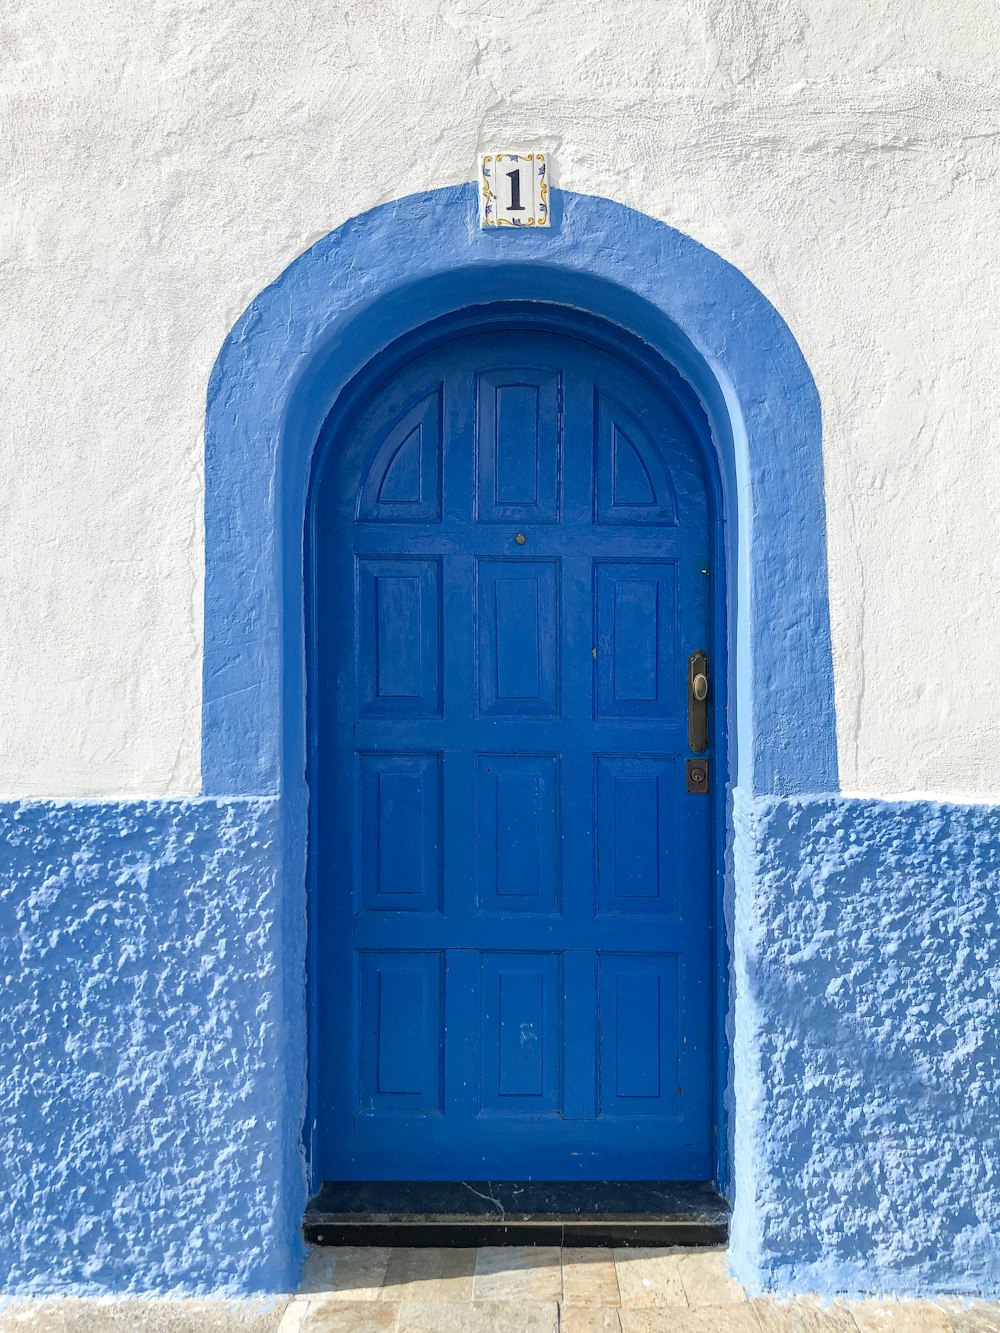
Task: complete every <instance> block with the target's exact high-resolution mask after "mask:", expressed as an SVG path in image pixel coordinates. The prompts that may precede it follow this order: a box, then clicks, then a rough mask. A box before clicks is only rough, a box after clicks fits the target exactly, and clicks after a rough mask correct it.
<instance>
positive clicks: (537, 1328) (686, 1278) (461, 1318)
mask: <svg viewBox="0 0 1000 1333" xmlns="http://www.w3.org/2000/svg"><path fill="white" fill-rule="evenodd" d="M196 1330H198V1331H201V1330H203V1331H204V1333H1000V1303H990V1302H985V1301H962V1300H958V1299H950V1298H949V1299H940V1300H934V1301H932V1300H925V1301H918V1300H897V1299H894V1298H886V1299H884V1300H863V1301H834V1302H826V1303H824V1302H820V1301H819V1300H817V1299H816V1298H815V1297H808V1296H801V1297H796V1298H795V1299H789V1300H782V1299H778V1298H768V1299H754V1300H749V1299H748V1298H747V1295H746V1293H745V1292H744V1290H743V1288H742V1287H741V1286H740V1285H739V1283H738V1282H736V1281H734V1279H733V1278H732V1277H731V1276H730V1274H729V1271H728V1264H727V1256H726V1253H725V1251H724V1250H690V1249H689V1250H685V1249H679V1248H676V1247H675V1248H669V1249H667V1248H661V1249H618V1250H611V1249H584V1248H569V1247H567V1248H565V1249H562V1250H561V1249H559V1247H558V1246H551V1245H539V1246H522V1247H510V1248H507V1247H499V1246H488V1247H483V1248H481V1249H478V1250H473V1249H430V1248H428V1249H402V1248H399V1249H390V1248H388V1247H385V1246H381V1247H371V1248H363V1247H348V1246H342V1247H334V1246H331V1247H328V1248H321V1247H316V1248H313V1249H311V1250H310V1252H309V1254H308V1255H307V1259H306V1263H305V1266H304V1269H303V1274H302V1281H301V1284H300V1286H299V1290H298V1292H297V1294H296V1295H295V1296H281V1297H274V1298H271V1299H268V1300H263V1299H262V1300H256V1301H223V1300H207V1299H199V1300H170V1299H166V1298H164V1299H161V1300H152V1299H138V1298H131V1297H126V1298H122V1299H120V1300H109V1299H102V1300H79V1299H54V1298H50V1299H46V1300H34V1301H28V1300H10V1301H7V1302H6V1303H4V1304H0V1333H77V1331H79V1333H126V1331H127V1333H195V1331H196Z"/></svg>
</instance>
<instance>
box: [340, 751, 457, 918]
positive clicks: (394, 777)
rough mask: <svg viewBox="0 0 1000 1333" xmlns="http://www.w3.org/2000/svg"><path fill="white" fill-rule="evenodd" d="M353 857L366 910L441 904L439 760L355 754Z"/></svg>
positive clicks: (427, 907)
mask: <svg viewBox="0 0 1000 1333" xmlns="http://www.w3.org/2000/svg"><path fill="white" fill-rule="evenodd" d="M358 767H359V774H358V797H359V802H360V828H359V838H358V847H359V851H360V855H359V856H358V858H357V865H358V869H359V879H360V883H361V902H362V905H363V906H364V907H365V908H366V909H367V910H368V911H394V912H399V911H409V912H430V911H436V910H438V908H439V907H440V905H441V884H442V873H441V871H442V867H441V815H442V810H441V795H442V791H441V756H440V755H439V754H412V753H403V754H385V753H382V754H362V755H360V756H359V764H358Z"/></svg>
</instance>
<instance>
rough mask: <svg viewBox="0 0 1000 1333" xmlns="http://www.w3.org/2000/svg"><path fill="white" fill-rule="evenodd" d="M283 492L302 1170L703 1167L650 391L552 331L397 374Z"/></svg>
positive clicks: (699, 808) (692, 523) (602, 1175)
mask: <svg viewBox="0 0 1000 1333" xmlns="http://www.w3.org/2000/svg"><path fill="white" fill-rule="evenodd" d="M327 458H328V461H327V462H326V463H325V464H324V465H323V469H322V471H321V474H320V477H319V479H318V482H317V491H316V499H315V507H314V511H313V512H314V557H313V582H314V588H313V600H314V626H315V630H314V635H315V643H314V661H313V671H312V685H311V688H312V708H313V725H314V727H315V732H314V742H313V745H314V772H313V793H314V858H315V867H316V876H315V883H316V916H315V930H316V948H315V960H316V964H315V966H316V1003H317V1011H316V1046H315V1064H316V1068H315V1070H314V1071H313V1076H314V1079H315V1086H316V1092H317V1095H316V1113H317V1126H316V1141H317V1166H318V1169H319V1172H320V1174H321V1175H322V1177H323V1178H325V1179H338V1178H339V1179H372V1180H375V1179H424V1180H433V1179H463V1178H472V1179H476V1178H480V1179H481V1178H496V1179H508V1180H509V1179H528V1178H533V1179H548V1180H563V1179H573V1178H577V1179H643V1178H645V1179H707V1178H710V1177H711V1176H712V1175H713V1165H714V1154H713V1135H712V1098H711V1087H712V1078H711V1068H712V1059H711V1045H712V1018H711V1015H712V1002H713V983H712V962H711V960H712V948H711V935H712V919H713V912H712V898H713V889H712V882H713V871H712V866H713V854H712V846H711V828H712V814H711V811H712V805H713V802H712V801H711V799H706V798H705V797H704V796H700V795H693V794H690V795H689V794H688V793H687V792H686V789H685V758H686V756H687V755H688V753H689V751H688V749H687V660H688V656H689V654H690V653H691V652H693V651H694V650H696V649H705V650H706V651H707V652H708V653H709V655H710V656H711V652H712V644H711V642H710V614H709V603H710V586H711V581H710V578H709V576H708V570H709V545H710V542H709V519H708V505H707V498H706V486H705V481H704V477H703V474H702V470H701V465H700V463H699V454H698V450H697V448H696V446H695V443H694V439H693V436H692V430H691V427H690V426H689V425H688V424H687V423H686V419H685V418H684V416H683V414H682V413H681V412H680V411H679V410H678V407H677V405H676V403H675V402H674V401H673V400H672V399H671V397H670V396H669V394H668V393H666V392H665V391H664V390H662V389H660V388H658V387H657V386H656V385H654V383H652V382H651V381H650V380H649V379H646V378H645V377H644V376H643V375H641V374H640V373H638V372H637V371H636V370H634V369H632V368H630V366H629V365H628V364H626V363H625V362H624V361H623V360H619V359H617V358H616V357H613V356H611V355H610V354H608V353H606V352H603V351H600V350H598V349H597V348H596V347H594V346H592V345H590V344H588V343H586V342H584V341H582V340H578V339H576V338H572V337H568V336H563V335H558V334H547V333H542V332H532V331H528V330H523V331H518V330H511V329H508V330H505V331H503V332H497V333H493V334H479V335H476V336H470V337H464V338H460V339H456V340H455V341H453V342H451V343H448V344H446V345H444V346H441V347H438V348H437V349H435V350H434V351H431V352H428V353H426V354H424V355H423V356H421V357H419V358H417V359H415V360H413V361H411V362H410V363H409V364H408V365H407V366H406V367H405V368H404V369H402V370H401V371H399V372H398V373H397V374H396V375H395V376H394V377H393V378H391V379H390V380H389V381H388V382H386V383H383V384H382V386H381V387H380V388H379V390H378V391H377V392H376V393H374V394H373V395H371V396H370V397H369V399H368V400H367V401H366V402H365V403H364V404H362V405H361V406H360V407H359V409H358V411H357V412H356V413H355V414H354V416H353V418H352V424H351V425H350V426H349V427H347V428H345V429H344V431H343V432H342V433H341V435H340V438H338V439H336V440H334V441H333V443H332V446H331V448H330V449H329V451H328V456H327Z"/></svg>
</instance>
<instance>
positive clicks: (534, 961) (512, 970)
mask: <svg viewBox="0 0 1000 1333" xmlns="http://www.w3.org/2000/svg"><path fill="white" fill-rule="evenodd" d="M559 961H560V960H559V957H558V955H555V954H531V953H529V954H515V953H504V954H485V955H484V956H483V959H482V972H481V976H482V981H481V992H482V1025H481V1032H482V1042H481V1050H482V1066H481V1088H482V1097H481V1103H480V1107H481V1114H486V1115H491V1114H501V1115H502V1114H505V1113H524V1112H527V1113H531V1114H534V1115H553V1114H555V1113H557V1112H558V1111H559V1109H560V1107H559V1072H560V1066H561V1063H562V1062H561V1059H560V1048H561V1032H560V1028H561V1014H560V1009H561V1004H560V990H561V987H560V965H559Z"/></svg>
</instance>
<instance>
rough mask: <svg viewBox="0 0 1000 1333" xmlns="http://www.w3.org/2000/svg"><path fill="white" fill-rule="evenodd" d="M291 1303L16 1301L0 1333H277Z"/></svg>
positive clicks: (4, 1311) (3, 1314) (0, 1322)
mask: <svg viewBox="0 0 1000 1333" xmlns="http://www.w3.org/2000/svg"><path fill="white" fill-rule="evenodd" d="M289 1303H290V1302H289V1297H287V1296H282V1297H279V1298H275V1297H271V1298H269V1299H267V1300H254V1301H220V1300H210V1299H207V1298H206V1299H199V1300H171V1299H168V1298H165V1297H164V1298H161V1299H158V1300H157V1299H148V1300H147V1299H139V1298H135V1297H128V1296H123V1297H121V1298H119V1299H117V1300H111V1299H109V1298H103V1297H102V1298H101V1299H99V1300H98V1299H95V1300H85V1299H76V1298H50V1299H48V1300H23V1301H22V1300H12V1301H10V1302H7V1303H5V1304H4V1306H3V1307H2V1308H0V1333H147V1330H148V1333H278V1330H279V1328H280V1326H281V1323H282V1320H283V1318H284V1316H285V1312H286V1310H287V1308H288V1305H289Z"/></svg>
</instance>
